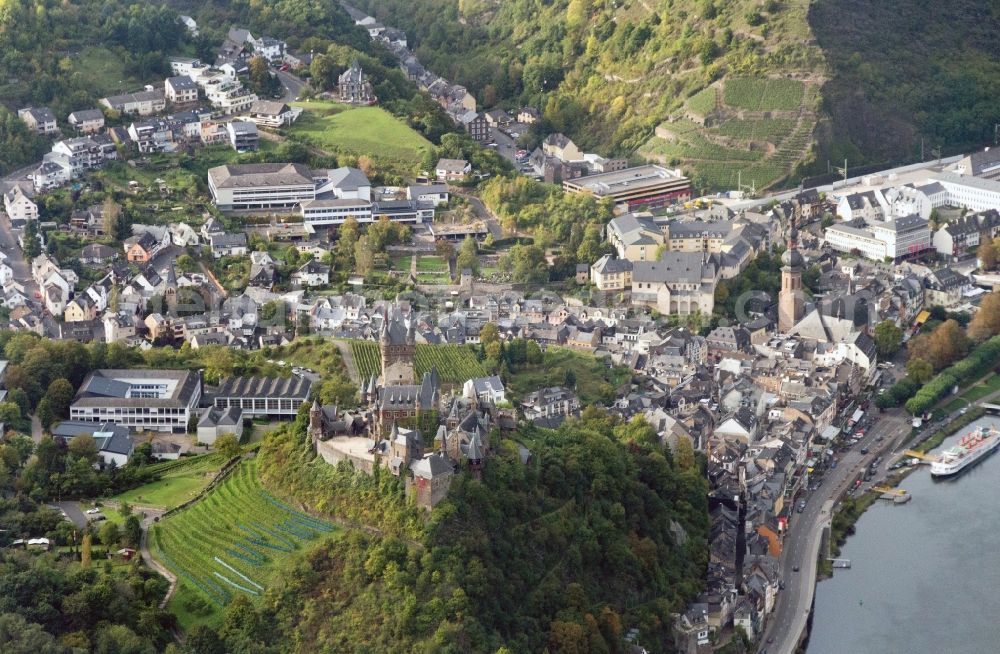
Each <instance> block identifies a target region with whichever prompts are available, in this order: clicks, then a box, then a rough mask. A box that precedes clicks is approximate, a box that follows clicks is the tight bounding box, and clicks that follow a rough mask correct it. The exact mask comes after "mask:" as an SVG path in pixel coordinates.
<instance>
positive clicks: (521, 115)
mask: <svg viewBox="0 0 1000 654" xmlns="http://www.w3.org/2000/svg"><path fill="white" fill-rule="evenodd" d="M541 118H542V113H541V112H540V111H538V109H535V108H534V107H521V108H520V109H519V110H518V112H517V122H519V123H523V124H525V125H533V124H534V123H535V122H537V121H539V120H541Z"/></svg>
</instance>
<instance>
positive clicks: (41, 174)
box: [28, 160, 73, 192]
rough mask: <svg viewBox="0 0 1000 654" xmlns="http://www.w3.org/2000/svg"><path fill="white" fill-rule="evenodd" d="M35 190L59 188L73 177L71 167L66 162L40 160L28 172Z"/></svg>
mask: <svg viewBox="0 0 1000 654" xmlns="http://www.w3.org/2000/svg"><path fill="white" fill-rule="evenodd" d="M28 179H30V180H31V183H32V185H33V186H34V188H35V191H36V192H42V191H49V190H52V189H55V188H59V187H60V186H62V185H63V184H66V183H67V182H69V181H70V180H71V179H73V168H72V167H71V166H70V165H69V163H68V162H61V161H51V160H49V161H42V164H41V165H40V166H38V168H36V169H35V170H33V171H32V172H30V173H29V174H28Z"/></svg>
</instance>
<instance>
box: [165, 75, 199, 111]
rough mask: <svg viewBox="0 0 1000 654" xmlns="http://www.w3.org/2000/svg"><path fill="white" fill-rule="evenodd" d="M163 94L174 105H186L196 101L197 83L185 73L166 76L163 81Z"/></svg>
mask: <svg viewBox="0 0 1000 654" xmlns="http://www.w3.org/2000/svg"><path fill="white" fill-rule="evenodd" d="M163 94H164V96H166V99H167V100H168V101H169V102H171V103H173V104H175V105H188V104H194V103H196V102H198V85H197V84H195V83H194V80H193V79H191V78H190V77H188V76H187V75H177V76H176V77H168V78H167V79H166V80H164V82H163Z"/></svg>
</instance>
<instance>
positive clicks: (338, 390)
mask: <svg viewBox="0 0 1000 654" xmlns="http://www.w3.org/2000/svg"><path fill="white" fill-rule="evenodd" d="M357 399H358V387H357V386H355V385H354V384H353V383H352V382H351V380H350V379H346V378H345V377H343V376H341V375H332V376H330V377H327V378H326V379H324V380H323V383H322V384H321V385H320V389H319V401H320V402H321V403H322V404H336V405H338V406H352V405H353V404H354V403H355V402H357Z"/></svg>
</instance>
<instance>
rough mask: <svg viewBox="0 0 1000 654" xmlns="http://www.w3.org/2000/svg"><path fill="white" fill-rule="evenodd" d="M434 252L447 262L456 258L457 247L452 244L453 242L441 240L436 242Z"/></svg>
mask: <svg viewBox="0 0 1000 654" xmlns="http://www.w3.org/2000/svg"><path fill="white" fill-rule="evenodd" d="M434 252H435V253H436V254H437V255H438V256H439V257H441V258H442V259H444V260H445V261H451V258H452V257H453V256H455V246H454V245H452V244H451V241H449V240H447V239H444V238H439V239H438V240H436V241H434Z"/></svg>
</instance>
